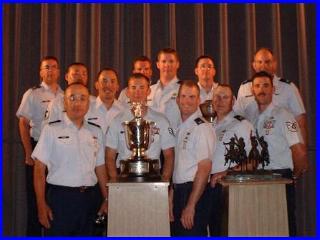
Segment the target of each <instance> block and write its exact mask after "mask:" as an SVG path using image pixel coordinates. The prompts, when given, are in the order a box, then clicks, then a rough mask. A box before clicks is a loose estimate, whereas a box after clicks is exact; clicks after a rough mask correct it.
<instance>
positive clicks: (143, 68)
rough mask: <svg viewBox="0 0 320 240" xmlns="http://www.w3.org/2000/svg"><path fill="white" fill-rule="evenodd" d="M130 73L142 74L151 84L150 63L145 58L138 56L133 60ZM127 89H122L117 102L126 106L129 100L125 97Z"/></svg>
mask: <svg viewBox="0 0 320 240" xmlns="http://www.w3.org/2000/svg"><path fill="white" fill-rule="evenodd" d="M132 73H142V74H143V75H145V76H146V77H148V78H149V79H150V84H151V82H152V79H151V78H152V62H151V60H150V59H149V58H148V57H147V56H139V57H137V58H135V59H134V60H133V63H132ZM127 90H128V88H127V87H126V88H124V89H123V90H122V91H121V93H120V95H119V98H118V100H119V102H121V103H125V104H127V103H128V102H129V101H130V99H129V97H128V95H127Z"/></svg>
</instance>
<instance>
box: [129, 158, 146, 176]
mask: <svg viewBox="0 0 320 240" xmlns="http://www.w3.org/2000/svg"><path fill="white" fill-rule="evenodd" d="M148 172H149V164H148V162H142V161H137V162H134V163H131V164H130V165H129V173H133V174H135V173H136V174H138V175H140V174H144V173H148Z"/></svg>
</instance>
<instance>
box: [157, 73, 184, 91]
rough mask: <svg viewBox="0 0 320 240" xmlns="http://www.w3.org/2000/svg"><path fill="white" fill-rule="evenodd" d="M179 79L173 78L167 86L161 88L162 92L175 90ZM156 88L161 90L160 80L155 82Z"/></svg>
mask: <svg viewBox="0 0 320 240" xmlns="http://www.w3.org/2000/svg"><path fill="white" fill-rule="evenodd" d="M178 81H179V79H178V78H177V76H175V77H174V78H173V79H172V80H171V81H170V82H169V83H168V85H167V86H165V87H164V88H163V91H170V90H171V89H175V87H176V85H177V84H178ZM157 85H158V86H157V88H161V82H160V79H159V80H158V82H157Z"/></svg>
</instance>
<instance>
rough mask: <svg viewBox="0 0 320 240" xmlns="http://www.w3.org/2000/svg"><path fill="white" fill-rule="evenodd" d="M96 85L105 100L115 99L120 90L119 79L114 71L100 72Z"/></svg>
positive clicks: (100, 95)
mask: <svg viewBox="0 0 320 240" xmlns="http://www.w3.org/2000/svg"><path fill="white" fill-rule="evenodd" d="M95 87H96V89H97V91H98V94H99V97H100V98H101V100H102V101H103V102H105V101H110V100H113V99H114V98H115V97H116V94H117V91H118V90H119V88H120V86H119V81H118V78H117V75H116V73H115V72H114V71H111V70H104V71H102V72H101V73H100V74H99V77H98V80H97V81H96V84H95Z"/></svg>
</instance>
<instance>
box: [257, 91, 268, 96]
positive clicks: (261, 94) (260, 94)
mask: <svg viewBox="0 0 320 240" xmlns="http://www.w3.org/2000/svg"><path fill="white" fill-rule="evenodd" d="M257 96H258V97H260V96H266V94H265V93H263V92H262V93H259V94H258V95H257Z"/></svg>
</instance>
